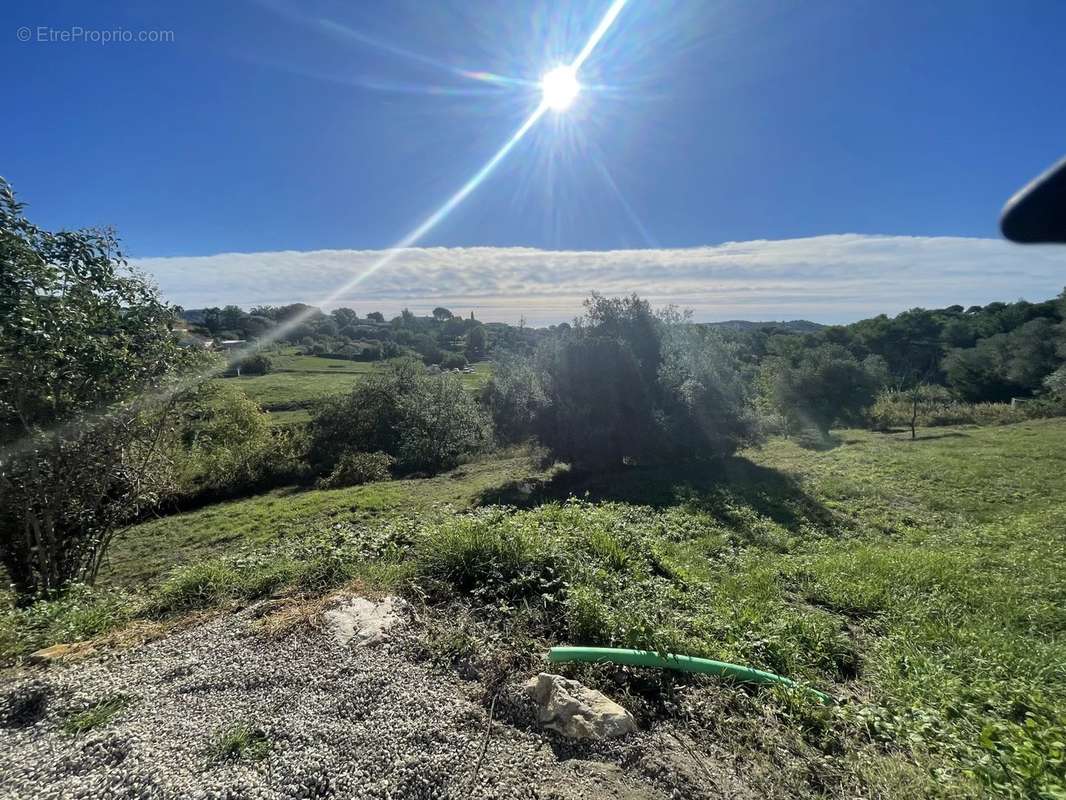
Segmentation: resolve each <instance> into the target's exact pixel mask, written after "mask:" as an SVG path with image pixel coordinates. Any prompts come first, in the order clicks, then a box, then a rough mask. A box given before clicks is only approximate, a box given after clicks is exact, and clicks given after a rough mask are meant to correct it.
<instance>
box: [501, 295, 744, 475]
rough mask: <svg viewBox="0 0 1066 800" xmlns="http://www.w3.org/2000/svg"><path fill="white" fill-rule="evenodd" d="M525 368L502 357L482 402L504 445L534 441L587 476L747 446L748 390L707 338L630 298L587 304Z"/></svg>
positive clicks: (727, 352)
mask: <svg viewBox="0 0 1066 800" xmlns="http://www.w3.org/2000/svg"><path fill="white" fill-rule="evenodd" d="M585 307H586V309H587V315H586V317H585V318H584V319H582V320H579V321H578V324H577V325H576V326H575V327H574V328H570V327H569V326H568V327H566V328H562V327H560V329H558V330H557V331H556V333H555V335H553V336H552V337H550V338H548V339H546V340H545V341H543V342H542V343H541V345H540V346H539V347H538V348H537V351H536V353H535V355H534V357H533V358H532V359H524V358H520V357H517V356H508V357H501V358H500V359H499V362H498V364H497V369H496V370H495V374H494V375H493V378H492V380H491V381H490V382H489V384H488V386H487V387H486V388H485V390H484V392H483V395H482V396H483V400H484V403H485V405H486V407H487V408H488V409H489V411H490V412H491V414H492V416H493V420H494V422H495V424H496V426H497V430H498V431H499V432H500V435H501V439H503V440H504V441H518V440H521V439H523V438H525V437H527V436H528V435H529V434H530V433H533V434H535V435H536V437H537V438H538V439H539V440H540V442H541V443H542V444H543V445H545V446H546V447H547V448H548V450H549V451H550V452H551V453H552V455H553V456H555V457H556V458H559V459H561V460H564V461H568V462H570V463H572V464H575V465H578V466H580V467H586V468H599V469H602V468H608V469H609V468H613V467H618V466H621V465H622V464H624V463H628V462H643V463H649V462H655V461H663V460H677V459H698V458H714V457H719V456H723V455H728V454H730V453H733V452H734V451H735V450H736V449H737V448H738V447H741V446H742V445H744V444H746V443H749V442H751V441H753V440H754V438H755V436H756V432H757V426H756V420H755V416H754V413H753V410H752V407H751V402H750V397H749V395H750V390H749V388H748V385H749V382H748V381H747V380H746V379H745V377H744V376H743V375H742V374H741V373H740V372H739V371H738V369H737V366H736V361H737V358H736V354H735V353H734V352H733V351H732V350H731V349H730V347H729V346H728V345H727V343H726V342H725V340H724V339H722V338H721V337H720V336H718V335H717V334H715V333H714V332H711V331H707V330H705V329H703V328H700V327H698V326H695V325H692V324H691V323H689V322H688V320H687V319H686V318H685V317H683V316H681V315H680V314H678V313H676V312H674V311H673V310H667V311H664V312H660V313H658V314H653V313H652V311H651V309H650V307H649V306H648V304H647V302H645V301H643V300H641V299H640V298H638V297H636V296H633V297H628V298H623V299H608V298H604V297H600V296H598V295H593V296H592V297H591V298H590V299H589V300H587V301H586V303H585Z"/></svg>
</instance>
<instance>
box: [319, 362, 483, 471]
mask: <svg viewBox="0 0 1066 800" xmlns="http://www.w3.org/2000/svg"><path fill="white" fill-rule="evenodd" d="M490 433H491V426H490V424H489V421H488V419H487V418H486V415H485V413H484V412H483V411H482V410H481V408H480V406H479V405H478V404H477V402H476V401H475V400H474V398H473V397H472V396H471V395H470V393H469V392H467V391H466V389H465V388H464V387H463V384H462V382H461V381H460V380H459V379H458V378H457V377H455V376H454V375H430V374H428V373H427V372H426V370H425V368H424V367H423V366H422V365H421V364H419V363H418V362H417V361H414V360H412V359H405V360H403V361H400V362H397V363H395V364H392V365H391V366H390V368H389V369H388V370H385V371H382V372H380V373H375V374H373V375H371V376H369V377H368V378H367V379H366V380H364V381H361V382H360V383H358V384H356V385H355V386H354V387H352V390H351V391H350V392H349V393H348V394H346V395H341V396H339V397H332V398H328V399H327V400H325V401H323V402H322V403H321V404H320V405H319V406H318V408H317V409H316V410H315V412H314V415H313V417H312V420H311V431H310V461H311V464H312V466H313V468H314V469H315V470H316V471H318V472H319V473H320V474H328V473H331V472H332V471H333V470H334V468H335V467H336V466H337V464H338V463H339V462H340V461H341V459H342V458H343V457H344V456H345V455H346V454H347V453H352V452H363V453H373V452H380V453H386V454H388V455H390V456H392V457H393V458H395V459H396V468H397V469H399V470H401V471H403V472H413V471H428V472H437V471H440V470H441V469H446V468H448V467H451V466H454V465H455V464H457V463H458V462H459V460H460V459H462V458H463V457H465V456H467V455H470V454H472V453H474V452H477V451H478V450H479V449H481V448H482V447H483V446H484V445H485V443H486V442H487V441H489V439H490Z"/></svg>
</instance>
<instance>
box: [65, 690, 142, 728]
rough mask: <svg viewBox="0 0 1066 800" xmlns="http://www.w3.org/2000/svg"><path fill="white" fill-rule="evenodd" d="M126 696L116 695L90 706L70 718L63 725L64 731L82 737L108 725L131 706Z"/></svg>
mask: <svg viewBox="0 0 1066 800" xmlns="http://www.w3.org/2000/svg"><path fill="white" fill-rule="evenodd" d="M130 702H131V701H130V698H128V697H126V696H125V695H114V696H113V697H108V698H106V699H104V700H101V701H100V702H98V703H96V704H94V705H92V706H90V707H89V708H87V709H85V710H84V711H82V712H79V713H77V714H75V715H73V716H72V717H69V718H68V719H67V720H66V721H65V722H64V723H63V730H65V731H66V732H67V733H69V734H71V735H72V736H80V735H82V734H83V733H88V732H89V731H91V730H93V729H94V728H99V727H102V726H104V725H107V724H108V723H109V722H111V720H113V719H114V718H115V717H117V716H118V715H119V713H121V712H122V710H123V709H125V708H126V707H127V706H129V704H130Z"/></svg>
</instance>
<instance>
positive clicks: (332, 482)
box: [318, 452, 396, 489]
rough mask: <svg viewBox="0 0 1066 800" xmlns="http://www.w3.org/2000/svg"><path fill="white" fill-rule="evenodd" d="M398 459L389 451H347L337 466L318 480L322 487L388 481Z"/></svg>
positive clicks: (340, 486) (341, 487)
mask: <svg viewBox="0 0 1066 800" xmlns="http://www.w3.org/2000/svg"><path fill="white" fill-rule="evenodd" d="M395 463H396V459H395V458H393V457H392V456H390V455H389V454H388V453H382V452H376V453H353V452H349V453H345V454H344V455H343V456H341V460H340V461H338V462H337V466H335V467H334V468H333V471H332V472H331V473H330V474H329V475H328V476H327V477H325V478H322V479H321V480H320V481H319V482H318V486H319V488H321V489H343V488H344V487H346V486H361V485H362V484H364V483H375V482H377V481H387V480H389V479H390V478H391V477H392V467H393V465H394V464H395Z"/></svg>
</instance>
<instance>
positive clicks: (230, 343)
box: [218, 339, 248, 350]
mask: <svg viewBox="0 0 1066 800" xmlns="http://www.w3.org/2000/svg"><path fill="white" fill-rule="evenodd" d="M246 344H248V340H247V339H223V340H222V341H221V342H219V343H218V346H219V347H220V348H222V349H223V350H240V349H241V348H242V347H244V346H245V345H246Z"/></svg>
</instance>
